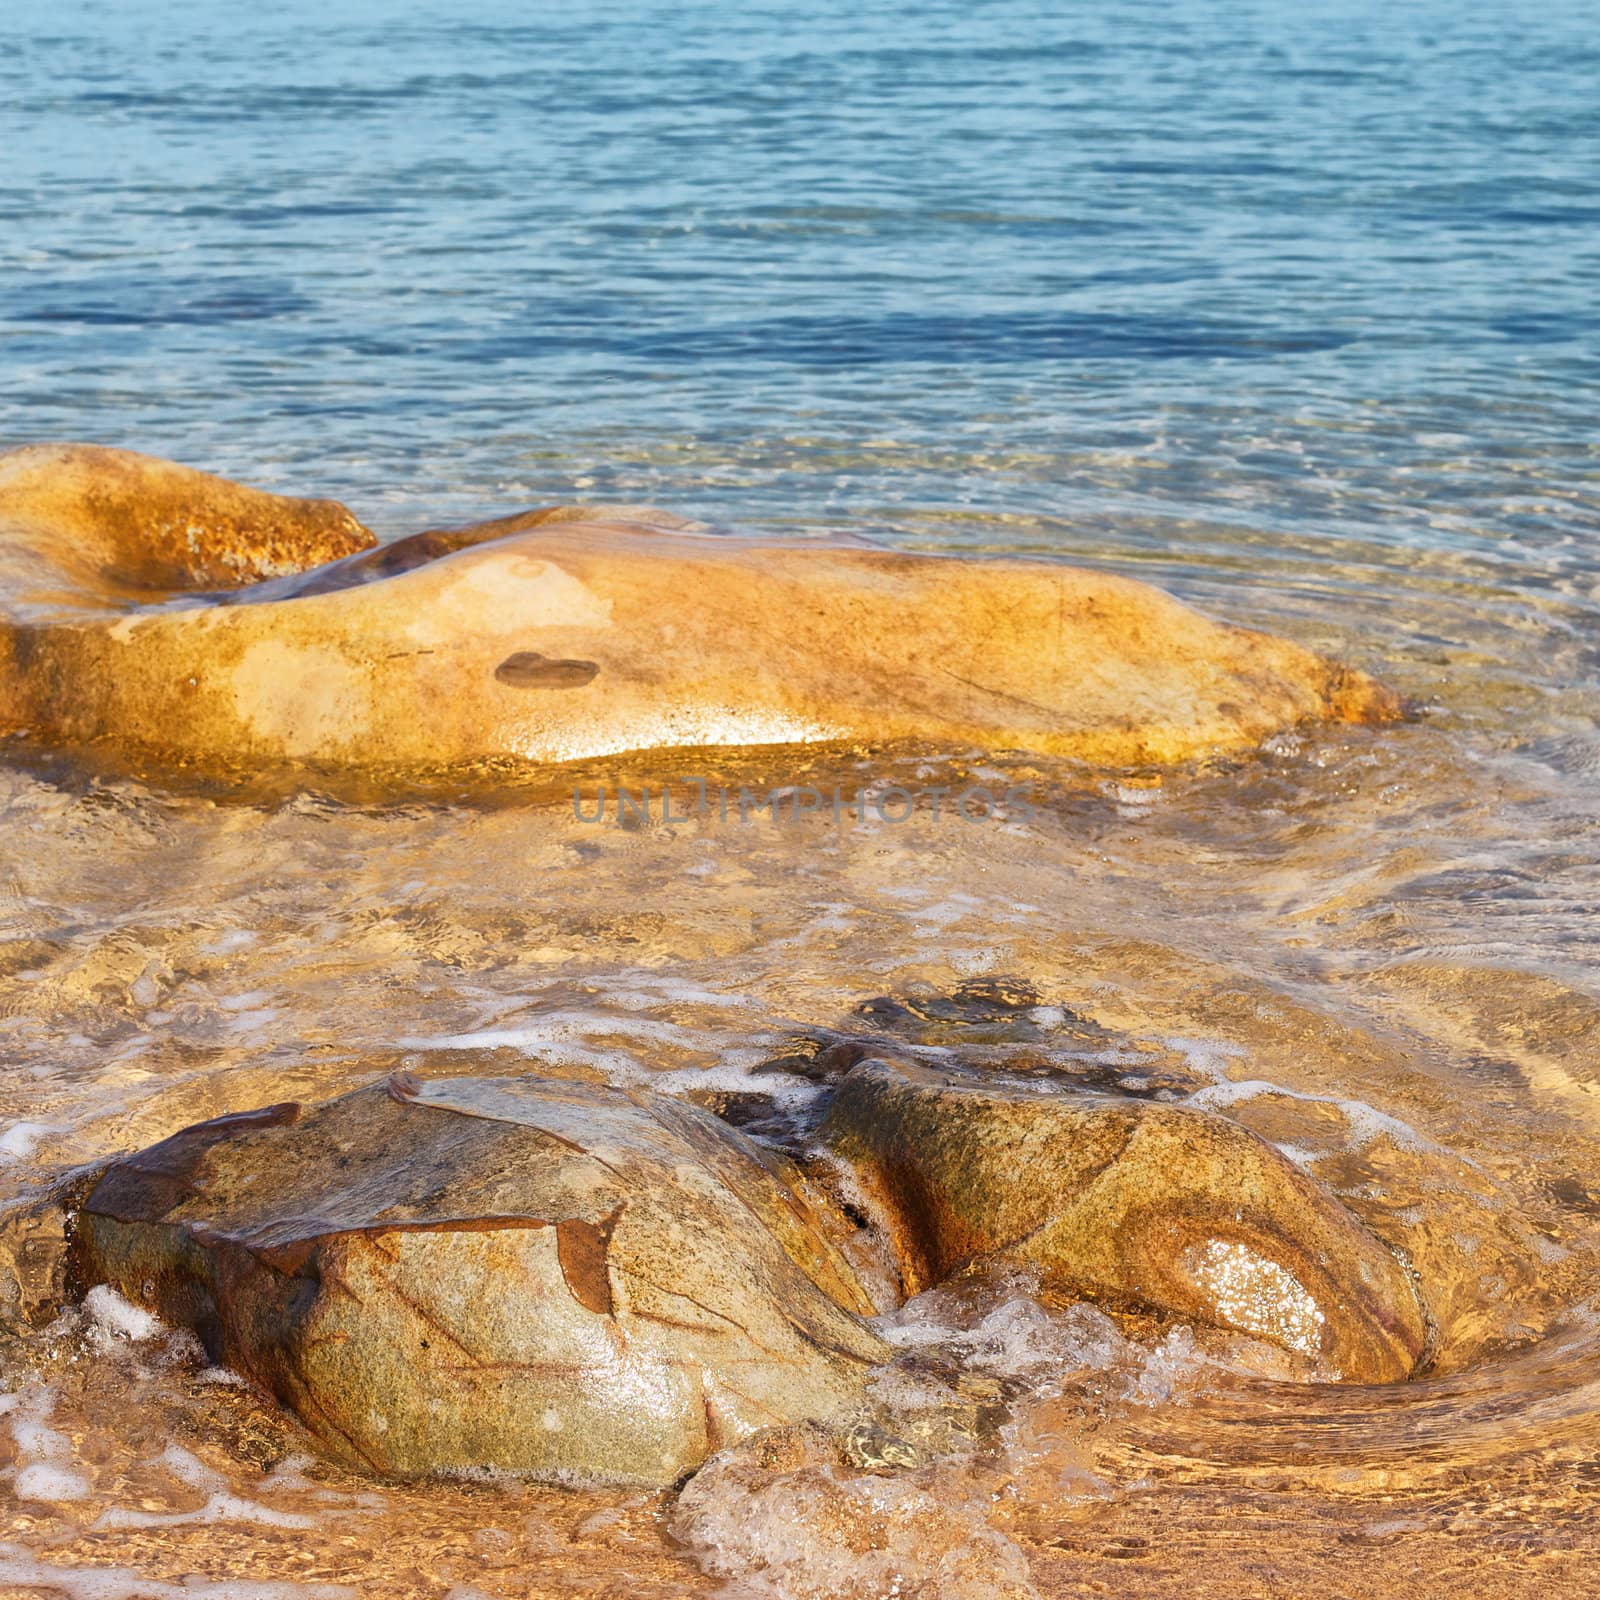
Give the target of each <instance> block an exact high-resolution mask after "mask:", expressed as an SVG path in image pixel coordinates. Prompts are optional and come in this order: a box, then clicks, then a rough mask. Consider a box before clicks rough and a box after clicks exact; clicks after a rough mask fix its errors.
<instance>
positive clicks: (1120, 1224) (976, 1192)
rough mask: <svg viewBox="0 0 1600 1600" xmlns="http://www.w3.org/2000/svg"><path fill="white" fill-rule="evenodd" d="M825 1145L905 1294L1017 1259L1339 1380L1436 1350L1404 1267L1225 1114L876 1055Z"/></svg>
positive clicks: (849, 1082)
mask: <svg viewBox="0 0 1600 1600" xmlns="http://www.w3.org/2000/svg"><path fill="white" fill-rule="evenodd" d="M821 1137H822V1138H823V1140H824V1141H825V1142H826V1143H827V1144H829V1145H830V1146H831V1147H832V1149H833V1150H834V1151H835V1152H836V1153H837V1154H838V1155H840V1156H842V1157H844V1158H845V1159H846V1160H847V1161H848V1162H849V1163H850V1164H851V1165H852V1166H853V1167H854V1168H855V1170H856V1172H857V1175H858V1177H859V1179H860V1181H861V1184H862V1187H863V1189H864V1191H865V1192H866V1195H867V1197H868V1198H869V1200H870V1201H871V1202H872V1204H873V1206H874V1209H875V1210H876V1211H877V1213H878V1214H879V1216H880V1218H881V1219H882V1220H883V1221H884V1222H885V1223H886V1225H887V1226H888V1229H889V1231H890V1233H891V1235H892V1237H893V1240H894V1246H895V1250H896V1253H897V1255H898V1258H899V1261H900V1265H901V1272H902V1278H903V1281H904V1287H905V1290H906V1292H907V1293H908V1294H914V1293H917V1292H920V1291H921V1290H922V1289H924V1288H926V1287H928V1286H929V1285H931V1284H934V1283H937V1282H938V1281H940V1280H941V1279H943V1278H945V1277H947V1276H948V1275H950V1274H951V1273H954V1272H959V1271H961V1270H962V1269H964V1268H967V1267H969V1266H970V1265H972V1264H973V1263H985V1264H988V1263H993V1262H996V1261H1002V1262H1003V1261H1015V1262H1020V1263H1028V1264H1032V1265H1034V1266H1036V1267H1038V1268H1039V1269H1041V1270H1042V1271H1043V1272H1044V1273H1045V1274H1046V1275H1047V1276H1048V1277H1049V1278H1052V1279H1054V1280H1056V1281H1057V1282H1060V1283H1062V1284H1064V1285H1066V1286H1068V1287H1070V1288H1071V1289H1072V1290H1073V1291H1074V1292H1077V1293H1081V1294H1084V1295H1086V1296H1088V1297H1091V1298H1094V1299H1098V1300H1101V1301H1103V1302H1105V1303H1107V1304H1110V1305H1113V1306H1124V1307H1128V1308H1134V1309H1138V1308H1148V1309H1154V1310H1158V1311H1165V1312H1170V1313H1173V1314H1175V1315H1178V1316H1182V1317H1185V1318H1191V1319H1198V1320H1200V1321H1202V1322H1206V1323H1212V1324H1215V1325H1217V1326H1220V1327H1224V1328H1232V1329H1236V1330H1238V1331H1240V1332H1243V1333H1248V1334H1252V1335H1254V1336H1256V1337H1258V1338H1263V1339H1267V1340H1270V1341H1272V1342H1274V1343H1276V1344H1279V1345H1281V1346H1283V1347H1285V1348H1287V1349H1290V1350H1294V1351H1297V1352H1299V1353H1301V1354H1303V1355H1307V1356H1311V1357H1314V1358H1317V1359H1318V1360H1319V1361H1320V1363H1321V1364H1322V1367H1323V1370H1324V1371H1325V1372H1326V1373H1327V1375H1328V1376H1330V1377H1332V1376H1337V1377H1340V1378H1344V1379H1347V1380H1351V1381H1357V1382H1386V1381H1391V1380H1394V1379H1399V1378H1403V1377H1405V1376H1406V1375H1407V1374H1408V1373H1410V1372H1411V1371H1412V1369H1413V1368H1414V1367H1415V1366H1416V1364H1417V1362H1418V1360H1419V1359H1420V1357H1421V1355H1422V1353H1423V1349H1424V1345H1425V1343H1426V1330H1425V1323H1424V1317H1423V1312H1422V1309H1421V1306H1420V1305H1419V1303H1418V1299H1417V1295H1416V1292H1415V1289H1414V1287H1413V1284H1412V1281H1411V1277H1410V1274H1409V1273H1408V1271H1407V1270H1406V1268H1405V1267H1404V1266H1403V1265H1402V1264H1401V1262H1400V1261H1399V1260H1398V1259H1397V1258H1396V1257H1395V1256H1394V1255H1393V1254H1392V1253H1391V1252H1390V1251H1389V1250H1388V1249H1387V1248H1386V1247H1385V1246H1384V1245H1383V1244H1382V1243H1381V1242H1380V1241H1379V1240H1378V1239H1376V1238H1375V1237H1374V1236H1373V1235H1372V1234H1370V1233H1369V1232H1368V1231H1367V1230H1366V1229H1365V1228H1363V1227H1362V1225H1361V1224H1360V1223H1359V1222H1358V1221H1357V1220H1356V1219H1355V1218H1354V1217H1353V1216H1352V1215H1351V1214H1350V1213H1349V1212H1348V1211H1347V1210H1346V1209H1345V1208H1344V1207H1343V1206H1341V1205H1340V1204H1339V1203H1338V1202H1337V1201H1336V1200H1335V1199H1334V1198H1333V1197H1332V1196H1331V1195H1330V1194H1329V1193H1328V1192H1327V1191H1326V1190H1324V1189H1323V1188H1322V1187H1321V1186H1320V1185H1319V1184H1317V1183H1316V1182H1315V1181H1314V1180H1313V1179H1312V1178H1310V1177H1309V1176H1307V1175H1306V1174H1305V1173H1303V1172H1301V1171H1300V1170H1299V1169H1298V1168H1297V1167H1295V1166H1294V1165H1293V1164H1292V1163H1291V1162H1290V1161H1288V1160H1287V1159H1286V1158H1285V1157H1283V1156H1282V1155H1280V1154H1279V1153H1278V1151H1276V1150H1275V1149H1273V1147H1272V1146H1271V1145H1269V1144H1267V1143H1266V1142H1265V1141H1263V1140H1261V1139H1259V1138H1257V1137H1256V1136H1255V1135H1254V1134H1252V1133H1249V1132H1248V1131H1247V1130H1245V1129H1243V1128H1241V1127H1239V1126H1238V1125H1237V1124H1235V1123H1232V1122H1229V1121H1226V1120H1225V1119H1223V1118H1220V1117H1216V1116H1212V1115H1209V1114H1206V1113H1203V1112H1199V1111H1195V1110H1192V1109H1189V1108H1186V1107H1181V1106H1172V1105H1163V1104H1157V1103H1153V1102H1149V1101H1131V1100H1126V1099H1122V1098H1120V1097H1112V1096H1104V1095H1095V1094H1075V1095H1048V1096H1046V1095H1042V1094H1039V1093H1037V1092H1035V1091H1032V1090H1031V1089H1029V1088H1027V1087H1021V1086H1013V1085H1005V1084H997V1083H995V1082H993V1081H992V1080H984V1079H982V1078H979V1077H976V1076H974V1075H971V1074H965V1073H957V1072H941V1071H938V1070H935V1069H933V1068H929V1067H923V1066H918V1065H914V1064H911V1063H905V1062H896V1061H887V1060H874V1061H864V1062H861V1063H860V1064H859V1065H857V1066H855V1067H853V1068H852V1069H851V1070H850V1072H849V1073H848V1074H847V1076H846V1077H845V1078H844V1080H843V1082H842V1083H841V1085H840V1087H839V1090H838V1092H837V1094H836V1095H835V1098H834V1101H833V1104H832V1106H831V1107H830V1109H829V1112H828V1115H827V1118H826V1120H825V1121H824V1123H823V1124H822V1128H821Z"/></svg>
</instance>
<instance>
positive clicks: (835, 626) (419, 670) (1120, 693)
mask: <svg viewBox="0 0 1600 1600" xmlns="http://www.w3.org/2000/svg"><path fill="white" fill-rule="evenodd" d="M370 543H371V536H370V535H368V534H367V533H366V531H365V530H364V529H363V528H361V526H360V524H359V523H357V522H356V521H355V519H354V518H353V517H351V516H350V515H349V513H348V512H345V511H344V510H343V508H342V507H337V506H333V505H332V504H331V503H329V502H325V501H286V500H279V499H276V498H275V497H272V496H266V495H260V494H258V493H256V492H255V491H251V490H245V489H242V488H239V487H238V486H235V485H231V484H226V483H224V482H223V481H222V480H220V479H216V478H211V477H208V476H206V475H205V474H203V473H194V472H189V471H188V470H187V469H184V468H179V467H173V466H171V465H169V464H167V463H164V462H152V461H147V460H145V459H144V458H142V457H130V456H128V455H127V454H126V453H124V452H117V451H98V450H95V449H93V448H92V447H88V446H73V447H35V448H33V449H29V450H24V451H18V452H13V453H11V454H10V455H8V456H0V732H10V733H14V734H20V735H23V736H26V737H28V738H30V739H33V740H35V741H38V742H42V743H45V744H49V745H53V746H62V747H66V748H68V749H71V750H75V751H79V752H83V751H89V750H93V751H97V752H99V753H100V754H101V755H103V756H105V757H107V758H117V759H124V760H134V761H137V762H139V763H141V764H146V765H148V764H154V765H157V766H165V767H182V768H188V769H196V770H201V771H205V770H217V771H232V770H239V769H241V768H242V769H247V770H259V769H263V768H269V769H270V768H275V767H281V766H291V767H293V766H309V767H313V768H316V769H318V770H323V771H333V772H338V771H349V770H355V771H363V772H365V771H372V770H381V771H390V770H401V771H418V770H422V771H432V770H437V769H446V770H455V769H460V768H463V767H472V766H475V765H481V764H484V763H501V764H506V765H509V766H511V767H512V768H515V769H518V770H522V769H532V770H537V769H539V768H540V767H542V766H544V765H547V764H549V763H554V762H560V761H565V760H570V759H574V758H580V757H593V756H601V755H607V754H611V753H616V752H622V751H637V750H645V749H656V748H667V747H693V746H714V745H762V744H781V743H794V742H805V743H824V742H830V741H858V740H861V739H870V740H874V741H894V740H929V739H934V740H939V741H942V742H954V743H957V744H959V745H961V746H963V747H968V748H971V747H977V748H991V749H993V748H1018V749H1026V750H1032V751H1036V752H1040V753H1043V754H1055V755H1061V756H1067V757H1071V758H1075V759H1081V760H1086V761H1089V762H1094V763H1105V764H1125V763H1129V762H1176V761H1184V760H1188V759H1190V758H1192V757H1195V756H1198V755H1201V754H1204V753H1206V752H1210V751H1215V750H1222V749H1236V748H1243V747H1248V746H1250V745H1253V744H1254V743H1256V742H1258V741H1259V740H1260V739H1261V738H1262V737H1264V736H1265V735H1267V734H1270V733H1271V732H1273V731H1275V730H1277V729H1281V728H1283V727H1285V726H1287V725H1289V724H1293V723H1297V722H1301V721H1304V720H1307V719H1324V718H1337V719H1346V720H1367V721H1374V720H1381V719H1383V718H1386V717H1390V716H1393V715H1395V714H1397V712H1398V706H1397V703H1396V701H1395V699H1394V697H1393V696H1392V695H1391V694H1390V693H1389V692H1388V691H1387V690H1385V689H1384V688H1383V687H1382V686H1381V685H1379V684H1377V683H1375V682H1374V681H1373V680H1372V679H1370V678H1368V677H1367V676H1365V675H1364V674H1362V673H1360V672H1355V671H1352V670H1350V669H1347V668H1344V667H1341V666H1339V665H1337V664H1336V663H1332V662H1329V661H1326V660H1324V659H1322V658H1320V657H1318V656H1315V655H1313V654H1312V653H1310V652H1309V651H1307V650H1304V649H1302V648H1300V647H1299V646H1297V645H1294V644H1290V643H1288V642H1285V641H1283V640H1278V639H1273V638H1269V637H1267V636H1265V635H1262V634H1258V633H1251V632H1246V631H1244V630H1242V629H1239V628H1232V627H1228V626H1225V625H1223V624H1221V623H1217V622H1213V621H1210V620H1209V619H1207V618H1205V617H1203V616H1201V615H1200V614H1198V613H1197V612H1194V611H1192V610H1190V609H1189V608H1188V607H1186V606H1184V605H1181V604H1179V602H1177V601H1176V600H1173V599H1172V598H1170V597H1169V596H1167V595H1164V594H1162V593H1160V592H1159V591H1158V590H1155V589H1151V588H1149V587H1147V586H1145V585H1144V584H1140V583H1135V582H1132V581H1129V580H1127V579H1123V578H1117V577H1113V576H1110V575H1107V574H1104V573H1097V572H1085V571H1080V570H1077V569H1074V568H1071V567H1066V566H1059V565H1053V564H1048V563H1044V562H1030V561H1021V560H987V559H986V560H969V559H964V558H958V557H943V556H929V555H913V554H906V553H900V552H896V551H893V550H887V549H875V548H872V547H870V546H866V545H859V544H826V545H819V544H813V543H809V542H807V543H803V544H785V543H774V542H763V541H759V540H750V539H741V538H732V537H727V536H717V535H712V534H709V533H707V532H706V531H704V530H697V529H696V527H695V525H693V524H687V523H684V522H682V521H680V520H679V519H677V518H673V517H670V516H667V515H665V514H664V513H660V512H645V511H638V510H628V509H622V510H604V509H598V508H597V509H593V510H581V509H573V508H561V509H557V510H554V511H540V512H530V513H528V514H526V515H524V516H518V517H511V518H507V519H504V520H502V521H497V522H492V523H487V524H483V525H481V526H479V527H475V528H468V529H462V530H456V531H453V532H446V533H430V534H423V535H419V536H417V537H416V538H414V539H411V540H405V541H401V542H400V543H399V544H396V545H392V546H390V547H388V548H387V549H385V550H382V551H376V552H372V553H370V554H366V555H362V554H355V555H353V556H351V555H350V552H352V551H359V550H361V549H362V548H363V547H364V546H365V545H368V544H370ZM338 556H349V559H348V560H347V561H346V562H344V563H343V564H342V565H340V564H336V565H332V566H328V565H325V563H327V562H328V561H329V560H330V558H331V557H338ZM296 569H298V570H301V571H304V572H306V573H309V574H310V575H309V576H308V577H306V578H303V579H298V580H297V579H293V578H289V579H282V578H280V579H278V580H277V581H271V582H264V583H260V584H258V585H256V586H254V587H252V588H247V589H244V590H239V591H237V592H236V593H234V594H232V595H229V596H218V595H216V594H214V593H206V594H203V595H201V594H197V593H196V591H214V590H216V589H219V588H224V587H227V588H231V587H234V586H236V585H237V584H238V583H240V582H244V581H248V580H249V579H250V578H252V577H257V578H266V577H270V576H271V575H273V574H279V573H283V572H287V571H293V570H296ZM129 585H134V586H135V587H134V588H132V589H130V587H129ZM152 585H153V586H155V588H156V589H163V588H164V589H165V590H166V591H167V594H166V595H165V596H158V595H157V594H154V593H152V592H151V586H152ZM183 595H188V596H189V599H188V600H187V602H184V601H181V600H175V599H174V598H173V597H175V596H183Z"/></svg>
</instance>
